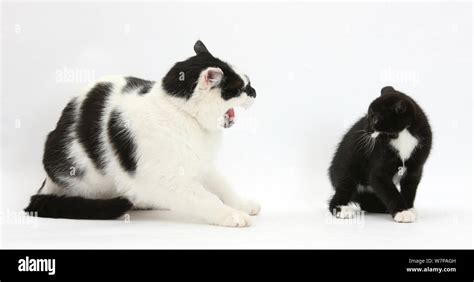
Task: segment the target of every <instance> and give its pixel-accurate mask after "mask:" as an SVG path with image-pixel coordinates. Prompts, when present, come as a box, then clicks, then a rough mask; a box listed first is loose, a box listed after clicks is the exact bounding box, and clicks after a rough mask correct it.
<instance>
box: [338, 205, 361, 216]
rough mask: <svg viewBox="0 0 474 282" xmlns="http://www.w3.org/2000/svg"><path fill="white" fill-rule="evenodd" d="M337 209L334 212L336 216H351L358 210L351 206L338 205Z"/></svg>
mask: <svg viewBox="0 0 474 282" xmlns="http://www.w3.org/2000/svg"><path fill="white" fill-rule="evenodd" d="M339 209H340V210H339V211H338V212H337V213H336V217H337V218H353V217H355V216H356V214H357V212H359V210H358V209H356V208H354V207H351V206H339Z"/></svg>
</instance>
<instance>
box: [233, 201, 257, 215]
mask: <svg viewBox="0 0 474 282" xmlns="http://www.w3.org/2000/svg"><path fill="white" fill-rule="evenodd" d="M236 208H237V209H238V210H241V211H243V212H245V213H247V214H248V215H257V214H259V213H260V205H259V204H258V203H257V202H255V201H251V200H247V201H242V202H241V203H239V204H238V205H236Z"/></svg>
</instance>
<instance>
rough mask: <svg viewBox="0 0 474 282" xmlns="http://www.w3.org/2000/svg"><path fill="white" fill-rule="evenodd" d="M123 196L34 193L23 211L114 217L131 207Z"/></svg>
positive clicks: (79, 216) (70, 216) (55, 215)
mask: <svg viewBox="0 0 474 282" xmlns="http://www.w3.org/2000/svg"><path fill="white" fill-rule="evenodd" d="M132 206H133V205H132V203H131V202H130V201H129V200H127V199H125V198H113V199H106V200H103V199H87V198H82V197H65V196H57V195H34V196H32V197H31V200H30V204H29V205H28V207H26V208H25V212H28V213H35V214H36V215H37V216H39V217H52V218H71V219H115V218H118V217H120V216H122V215H123V214H124V213H125V212H127V211H128V210H130V209H131V208H132Z"/></svg>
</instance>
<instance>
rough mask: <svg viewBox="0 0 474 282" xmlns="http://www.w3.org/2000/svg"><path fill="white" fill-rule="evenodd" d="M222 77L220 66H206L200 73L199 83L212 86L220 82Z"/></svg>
mask: <svg viewBox="0 0 474 282" xmlns="http://www.w3.org/2000/svg"><path fill="white" fill-rule="evenodd" d="M222 77H224V72H223V71H222V70H221V69H220V68H215V67H211V68H207V69H205V70H204V71H203V73H202V75H201V80H202V81H201V83H202V85H204V86H206V87H208V88H213V87H216V86H218V85H219V84H220V83H221V81H222Z"/></svg>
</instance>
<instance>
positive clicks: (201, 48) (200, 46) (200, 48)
mask: <svg viewBox="0 0 474 282" xmlns="http://www.w3.org/2000/svg"><path fill="white" fill-rule="evenodd" d="M194 52H196V55H199V54H202V53H209V50H207V48H206V45H204V43H202V41H201V40H198V41H196V43H194Z"/></svg>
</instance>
